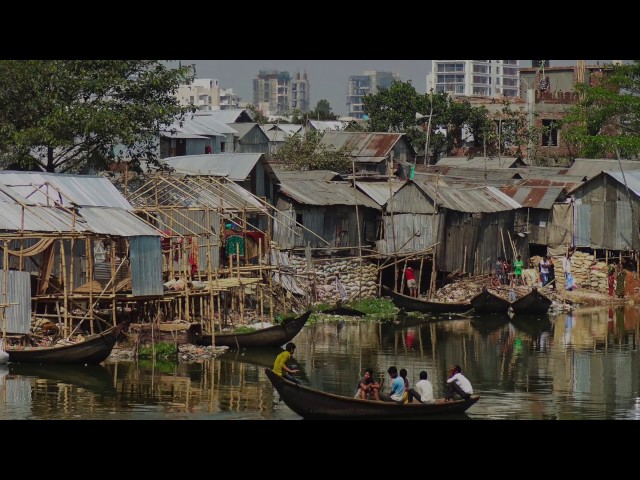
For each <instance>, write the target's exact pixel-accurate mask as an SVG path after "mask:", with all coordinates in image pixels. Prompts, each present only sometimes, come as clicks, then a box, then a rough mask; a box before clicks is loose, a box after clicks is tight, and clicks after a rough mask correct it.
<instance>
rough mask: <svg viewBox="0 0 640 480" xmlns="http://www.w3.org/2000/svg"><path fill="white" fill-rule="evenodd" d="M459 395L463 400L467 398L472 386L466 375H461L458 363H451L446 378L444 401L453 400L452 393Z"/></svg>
mask: <svg viewBox="0 0 640 480" xmlns="http://www.w3.org/2000/svg"><path fill="white" fill-rule="evenodd" d="M456 393H457V394H458V395H460V397H461V398H462V399H464V400H469V398H470V397H471V395H472V394H473V387H472V386H471V382H470V381H469V379H468V378H467V377H465V376H464V375H462V368H460V365H452V366H451V368H450V369H449V378H447V389H446V393H445V394H444V399H445V400H446V401H450V400H453V395H454V394H456Z"/></svg>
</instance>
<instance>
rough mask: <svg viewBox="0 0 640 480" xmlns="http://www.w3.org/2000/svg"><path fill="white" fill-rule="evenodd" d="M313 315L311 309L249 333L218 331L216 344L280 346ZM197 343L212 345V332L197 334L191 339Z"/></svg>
mask: <svg viewBox="0 0 640 480" xmlns="http://www.w3.org/2000/svg"><path fill="white" fill-rule="evenodd" d="M310 316H311V310H308V311H306V312H305V313H303V314H302V315H300V316H299V317H296V318H292V319H290V320H287V319H285V320H283V322H282V323H280V324H278V325H274V326H273V327H268V328H263V329H262V330H256V331H255V332H248V333H216V334H215V337H214V339H215V345H216V346H218V347H225V346H226V347H229V348H247V347H280V346H282V345H284V344H285V343H287V342H289V341H291V340H292V339H293V337H295V336H296V335H297V334H298V333H300V330H302V327H304V324H305V323H307V320H309V317H310ZM191 342H192V343H195V344H196V345H211V334H202V335H199V336H195V338H193V339H192V340H191Z"/></svg>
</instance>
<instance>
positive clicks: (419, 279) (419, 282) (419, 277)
mask: <svg viewBox="0 0 640 480" xmlns="http://www.w3.org/2000/svg"><path fill="white" fill-rule="evenodd" d="M423 266H424V254H422V256H421V257H420V275H419V276H418V297H419V296H420V285H421V284H422V267H423Z"/></svg>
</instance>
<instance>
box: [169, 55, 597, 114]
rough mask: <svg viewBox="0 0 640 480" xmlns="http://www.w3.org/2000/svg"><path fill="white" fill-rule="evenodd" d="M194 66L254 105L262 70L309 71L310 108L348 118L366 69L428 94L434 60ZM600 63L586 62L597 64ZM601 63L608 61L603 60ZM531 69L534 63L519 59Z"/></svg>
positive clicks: (208, 63)
mask: <svg viewBox="0 0 640 480" xmlns="http://www.w3.org/2000/svg"><path fill="white" fill-rule="evenodd" d="M181 62H182V64H183V65H185V64H195V65H196V77H197V78H216V79H218V80H219V81H220V86H221V87H223V88H232V89H233V93H235V94H236V95H239V96H240V98H241V99H242V101H244V102H250V103H251V102H253V79H254V78H255V77H256V75H257V74H258V72H259V71H260V70H263V69H264V70H280V71H288V72H289V73H291V74H293V73H296V72H300V73H303V72H305V71H306V72H307V74H308V76H309V81H310V83H311V107H312V108H315V106H316V104H317V103H318V101H319V100H322V99H324V100H328V101H329V104H330V105H331V109H332V111H333V113H335V114H338V115H346V113H347V112H346V110H347V107H346V102H347V82H348V80H349V76H351V75H362V73H363V72H364V71H365V70H380V71H390V72H397V73H398V74H400V79H401V80H402V81H403V82H406V81H409V80H411V84H412V85H413V86H414V87H415V89H416V90H417V91H418V93H425V90H426V75H427V73H428V72H429V71H430V70H431V60H181ZM575 62H576V61H575V60H551V66H552V67H554V66H562V65H575ZM596 62H597V60H587V64H595V63H596ZM600 62H601V63H602V62H608V61H605V60H600ZM519 66H520V67H530V66H531V60H520V65H519Z"/></svg>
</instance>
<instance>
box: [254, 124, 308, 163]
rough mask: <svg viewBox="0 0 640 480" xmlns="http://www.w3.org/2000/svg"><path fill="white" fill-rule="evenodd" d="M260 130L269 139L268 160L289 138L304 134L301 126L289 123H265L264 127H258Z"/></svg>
mask: <svg viewBox="0 0 640 480" xmlns="http://www.w3.org/2000/svg"><path fill="white" fill-rule="evenodd" d="M260 128H261V129H262V131H263V132H264V134H265V135H266V136H267V138H268V139H269V153H268V157H269V158H271V157H272V156H273V154H274V153H275V152H277V151H278V149H279V148H280V147H281V146H282V145H284V144H285V142H286V141H287V140H288V139H289V138H291V137H293V136H294V135H302V134H303V133H304V130H303V126H302V125H294V124H289V123H265V124H264V125H260Z"/></svg>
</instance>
